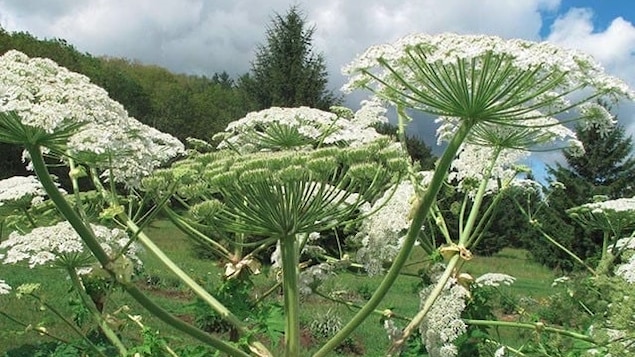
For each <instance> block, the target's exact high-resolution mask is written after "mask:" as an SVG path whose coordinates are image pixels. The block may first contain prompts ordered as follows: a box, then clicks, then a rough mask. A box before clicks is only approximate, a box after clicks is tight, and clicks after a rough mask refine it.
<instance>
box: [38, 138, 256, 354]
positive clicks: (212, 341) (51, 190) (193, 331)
mask: <svg viewBox="0 0 635 357" xmlns="http://www.w3.org/2000/svg"><path fill="white" fill-rule="evenodd" d="M26 150H27V151H28V152H29V155H30V156H31V163H32V164H33V169H34V171H35V173H36V175H37V176H38V178H39V180H40V182H41V183H42V187H44V190H45V191H46V194H47V195H48V196H49V198H50V199H51V201H53V203H54V204H55V206H56V207H57V209H58V210H59V211H60V213H61V214H62V215H63V216H64V218H66V220H67V221H68V222H69V224H70V225H71V226H72V227H73V228H74V229H75V231H76V232H77V234H79V236H80V237H81V238H82V240H83V241H84V244H86V246H87V247H88V249H89V250H90V251H91V252H92V254H93V255H94V256H95V258H96V259H97V261H99V263H100V264H101V266H102V267H103V268H104V269H105V270H106V271H107V272H108V273H109V274H111V276H112V277H113V278H115V279H118V277H117V274H116V273H115V272H114V271H113V270H112V264H111V261H110V258H109V257H108V254H106V252H105V251H104V250H103V248H102V247H101V245H100V244H99V241H97V238H96V237H95V236H94V234H93V233H92V231H91V230H90V229H89V228H88V226H86V225H85V224H84V222H83V221H82V219H81V218H80V217H79V215H78V214H77V212H75V210H73V208H72V207H71V206H70V205H69V203H68V202H67V201H66V199H65V198H64V196H62V194H61V193H60V191H59V190H58V189H57V187H56V186H55V183H54V182H53V180H52V179H51V176H50V175H49V173H48V170H47V168H46V164H45V163H44V159H43V158H42V151H41V149H40V147H39V146H37V145H27V146H26ZM118 282H119V283H120V284H121V286H122V287H123V288H124V289H125V290H126V291H127V292H128V294H129V295H130V296H132V297H133V298H134V299H135V300H137V302H139V303H140V304H141V305H142V306H143V307H144V308H145V309H146V310H148V311H149V312H150V313H151V314H153V315H154V316H156V317H157V318H159V319H160V320H162V321H163V322H165V323H167V324H168V325H171V326H173V327H174V328H176V329H178V330H180V331H181V332H184V333H186V334H187V335H189V336H192V337H194V338H196V339H198V340H199V341H201V342H203V343H205V344H208V345H210V346H212V347H214V348H217V349H218V350H220V351H222V352H225V353H227V354H229V355H231V356H248V354H246V353H245V352H243V351H242V350H240V349H238V348H236V347H234V346H232V345H230V344H229V343H227V342H225V341H223V340H221V339H219V338H216V337H214V336H212V335H210V334H208V333H206V332H205V331H202V330H200V329H198V328H196V327H194V326H192V325H190V324H188V323H185V322H184V321H182V320H180V319H178V318H176V317H174V316H173V315H171V314H170V313H168V312H167V311H165V310H164V309H163V308H162V307H161V306H159V305H157V304H156V303H155V302H154V301H152V300H151V299H149V298H148V297H147V296H146V295H145V294H143V293H142V292H141V291H140V290H139V289H138V288H137V287H136V286H134V285H133V284H130V283H129V282H121V281H118Z"/></svg>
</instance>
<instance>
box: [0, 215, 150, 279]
mask: <svg viewBox="0 0 635 357" xmlns="http://www.w3.org/2000/svg"><path fill="white" fill-rule="evenodd" d="M90 227H91V229H92V230H93V232H94V233H95V236H96V237H97V239H98V240H99V241H100V243H101V246H102V248H103V249H104V251H105V252H106V253H107V254H108V255H110V256H112V257H113V258H115V255H117V254H119V253H120V251H121V250H122V249H124V248H126V250H125V252H124V255H125V256H126V257H127V258H129V259H130V260H131V261H133V262H134V263H135V264H137V265H141V264H142V262H141V260H140V259H139V258H138V256H137V252H138V249H139V247H138V246H137V245H136V244H134V243H132V244H131V242H130V238H129V237H128V235H127V234H126V232H124V231H122V230H120V229H117V228H115V229H110V228H107V227H104V226H100V225H95V224H91V225H90ZM0 249H7V251H6V256H5V257H4V259H3V263H4V264H15V263H18V262H20V261H25V260H26V261H28V263H29V267H30V268H33V267H35V266H37V265H45V264H50V263H55V262H59V260H60V259H61V260H64V259H66V258H67V257H69V256H78V255H81V254H82V253H83V252H84V250H85V249H84V244H83V242H82V239H81V237H80V236H79V235H78V234H77V232H75V230H74V229H73V227H72V226H71V225H70V223H68V222H67V221H63V222H59V223H57V224H55V225H54V226H49V227H39V228H35V229H33V230H32V231H31V232H29V233H26V234H20V233H18V232H12V233H11V234H10V235H9V237H8V238H7V239H6V240H5V241H3V242H2V243H0ZM93 262H94V261H93V260H89V261H82V262H81V263H82V264H80V265H81V266H74V267H73V268H86V267H89V266H90V265H91V264H92V263H93ZM89 271H90V270H87V269H82V272H84V273H87V272H89Z"/></svg>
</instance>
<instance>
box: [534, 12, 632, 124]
mask: <svg viewBox="0 0 635 357" xmlns="http://www.w3.org/2000/svg"><path fill="white" fill-rule="evenodd" d="M593 20H594V13H593V11H592V10H591V9H588V8H572V9H570V10H569V11H568V12H566V13H565V14H563V15H561V16H559V17H558V18H557V19H556V20H555V21H554V22H553V24H552V25H551V28H550V34H549V36H548V37H547V39H546V40H547V41H550V42H553V43H556V44H558V45H560V46H563V47H567V48H573V49H578V50H580V51H583V52H586V53H588V54H590V55H592V56H593V57H595V59H596V60H597V61H598V62H600V63H601V64H602V66H604V68H605V69H606V71H607V72H608V73H610V74H612V75H614V76H617V77H619V78H621V79H623V80H624V81H626V82H627V83H628V84H629V85H630V86H631V87H635V67H634V66H633V65H632V64H633V63H635V26H634V25H633V24H632V23H631V22H629V21H626V20H625V19H623V18H622V17H617V18H615V19H613V21H611V23H610V24H609V25H608V27H607V28H606V29H603V30H599V29H597V28H596V27H595V26H594V23H593ZM612 113H613V114H616V115H617V116H618V118H619V120H620V123H621V124H622V125H624V127H625V128H626V132H627V134H628V135H635V105H633V103H619V104H618V105H617V106H616V107H615V108H614V109H613V110H612Z"/></svg>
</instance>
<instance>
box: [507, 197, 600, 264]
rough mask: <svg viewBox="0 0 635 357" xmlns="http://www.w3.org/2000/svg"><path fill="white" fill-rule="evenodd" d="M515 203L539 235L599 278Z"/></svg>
mask: <svg viewBox="0 0 635 357" xmlns="http://www.w3.org/2000/svg"><path fill="white" fill-rule="evenodd" d="M514 202H515V203H516V207H518V208H519V209H520V211H521V212H522V213H523V215H524V216H525V217H527V219H528V221H529V224H531V226H532V227H534V228H535V229H536V230H537V231H538V233H540V235H541V236H542V237H543V238H545V239H546V240H547V241H549V243H551V244H553V245H555V246H556V247H557V248H559V249H560V250H562V251H563V252H565V253H566V254H567V255H569V256H570V257H571V258H572V259H573V260H575V261H576V262H578V263H579V264H580V265H582V266H583V267H585V268H586V270H588V271H589V272H590V273H591V274H593V276H597V275H598V274H597V272H596V271H595V270H594V269H593V268H591V267H590V266H588V265H587V264H586V263H585V262H584V261H583V260H582V259H580V257H578V256H577V255H575V253H573V252H572V251H570V250H569V249H567V248H566V247H565V246H563V245H562V244H560V243H558V241H557V240H555V239H553V238H552V237H551V236H550V235H549V234H547V232H545V231H544V230H543V229H542V228H541V227H540V226H538V225H537V224H536V223H535V222H534V220H533V219H532V218H531V216H530V215H529V212H527V211H526V210H525V208H524V207H523V206H522V205H521V204H520V203H518V201H516V200H515V199H514Z"/></svg>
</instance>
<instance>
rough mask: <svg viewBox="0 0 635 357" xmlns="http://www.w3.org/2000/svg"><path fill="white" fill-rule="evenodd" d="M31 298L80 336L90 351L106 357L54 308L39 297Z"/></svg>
mask: <svg viewBox="0 0 635 357" xmlns="http://www.w3.org/2000/svg"><path fill="white" fill-rule="evenodd" d="M30 296H31V297H33V298H35V299H36V300H37V301H39V302H40V303H41V304H42V305H44V306H45V307H46V308H47V309H48V310H50V311H51V312H52V313H53V314H54V315H55V316H57V317H58V318H59V319H60V320H62V321H63V322H64V323H65V324H66V325H67V326H68V327H70V328H71V329H72V330H73V331H75V333H76V334H78V335H79V336H81V338H82V339H83V340H84V341H85V342H86V343H87V344H88V345H89V346H90V348H91V349H93V350H94V351H95V352H97V354H98V355H100V356H102V357H106V355H104V353H103V352H101V350H100V349H99V347H97V346H96V345H95V344H94V343H93V342H92V341H91V340H90V339H89V338H88V337H87V336H86V334H84V333H83V332H82V330H80V329H79V327H77V325H75V324H74V323H72V322H71V321H69V320H68V319H67V318H66V317H64V315H63V314H62V313H61V312H59V311H58V310H57V309H56V308H55V307H53V306H51V305H50V304H49V303H47V302H46V301H42V299H40V297H38V296H36V295H33V294H30Z"/></svg>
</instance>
